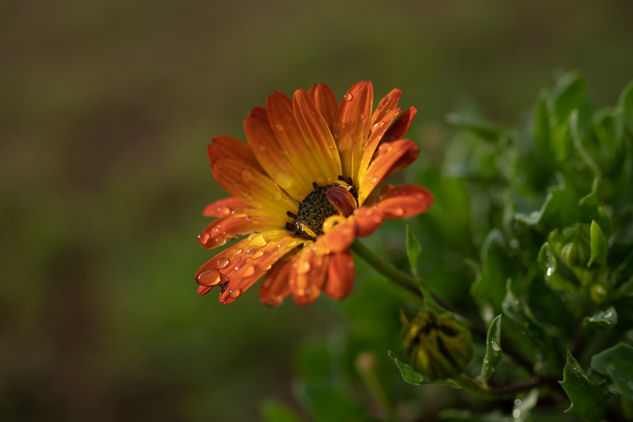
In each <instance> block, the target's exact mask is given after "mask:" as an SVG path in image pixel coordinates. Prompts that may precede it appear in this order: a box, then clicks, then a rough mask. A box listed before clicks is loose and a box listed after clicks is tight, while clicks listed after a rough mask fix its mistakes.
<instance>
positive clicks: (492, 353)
mask: <svg viewBox="0 0 633 422" xmlns="http://www.w3.org/2000/svg"><path fill="white" fill-rule="evenodd" d="M502 357H503V351H502V350H501V315H497V316H496V317H495V318H494V319H493V320H492V322H491V323H490V326H489V327H488V334H487V336H486V354H485V355H484V361H483V365H482V367H481V374H480V375H479V376H480V377H481V379H482V381H483V382H484V383H487V382H488V379H489V378H490V376H491V375H492V373H493V372H494V370H495V369H496V367H497V365H498V364H499V362H500V361H501V358H502Z"/></svg>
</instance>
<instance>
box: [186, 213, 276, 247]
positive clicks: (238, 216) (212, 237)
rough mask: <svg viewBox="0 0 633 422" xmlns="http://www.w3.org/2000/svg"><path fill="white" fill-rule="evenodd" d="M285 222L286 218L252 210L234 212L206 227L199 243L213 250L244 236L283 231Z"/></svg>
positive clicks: (199, 237) (199, 236) (200, 235)
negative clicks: (269, 231)
mask: <svg viewBox="0 0 633 422" xmlns="http://www.w3.org/2000/svg"><path fill="white" fill-rule="evenodd" d="M285 222H286V218H285V217H284V216H281V215H274V216H273V215H270V214H267V213H263V212H261V211H260V210H256V209H252V208H251V209H245V210H241V211H238V212H236V211H232V214H229V215H228V216H225V217H221V218H218V219H217V220H215V221H213V222H212V223H211V224H209V225H208V226H207V227H205V229H204V230H203V231H202V233H200V234H199V235H198V242H200V244H201V245H202V246H203V247H204V248H205V249H213V248H215V247H217V246H221V245H224V244H225V243H226V242H227V241H228V240H230V239H232V238H235V237H236V236H239V235H242V234H247V233H252V232H254V231H264V230H273V229H281V228H283V227H284V224H285Z"/></svg>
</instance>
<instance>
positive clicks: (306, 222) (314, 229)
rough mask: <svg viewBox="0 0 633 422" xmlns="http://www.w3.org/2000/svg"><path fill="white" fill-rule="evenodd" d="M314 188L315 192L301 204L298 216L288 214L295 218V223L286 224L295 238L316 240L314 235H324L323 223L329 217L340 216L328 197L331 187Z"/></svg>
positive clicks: (315, 185)
mask: <svg viewBox="0 0 633 422" xmlns="http://www.w3.org/2000/svg"><path fill="white" fill-rule="evenodd" d="M313 186H314V190H313V191H312V192H310V193H309V194H308V195H307V196H306V197H305V198H303V201H301V204H299V212H298V214H297V215H296V216H295V215H294V214H292V213H288V216H290V217H293V218H295V221H294V222H292V223H288V224H286V228H287V229H288V231H290V232H292V233H293V234H294V236H295V237H299V238H303V239H311V240H314V238H315V237H314V236H313V234H314V235H317V236H318V235H320V234H323V222H324V221H325V220H326V219H327V218H328V217H330V216H332V215H336V214H338V211H337V210H336V208H335V207H334V205H332V204H331V203H330V201H328V199H327V196H326V194H327V191H328V190H329V189H330V187H331V185H327V186H318V185H317V184H316V183H315V184H313Z"/></svg>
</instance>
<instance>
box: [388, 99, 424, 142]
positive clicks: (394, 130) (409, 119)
mask: <svg viewBox="0 0 633 422" xmlns="http://www.w3.org/2000/svg"><path fill="white" fill-rule="evenodd" d="M416 114H418V109H417V108H415V107H409V108H408V109H407V111H405V112H404V113H402V114H401V115H400V117H398V119H396V121H395V122H393V124H392V125H391V127H390V128H389V130H388V131H387V133H385V136H384V137H383V142H389V141H393V140H395V139H401V138H402V137H403V136H404V135H405V134H406V133H407V132H408V131H409V128H410V127H411V123H413V119H414V118H415V115H416Z"/></svg>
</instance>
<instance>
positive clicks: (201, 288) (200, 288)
mask: <svg viewBox="0 0 633 422" xmlns="http://www.w3.org/2000/svg"><path fill="white" fill-rule="evenodd" d="M211 289H212V287H207V286H198V290H197V291H196V294H198V296H204V295H206V294H207V293H209V292H210V291H211Z"/></svg>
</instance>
